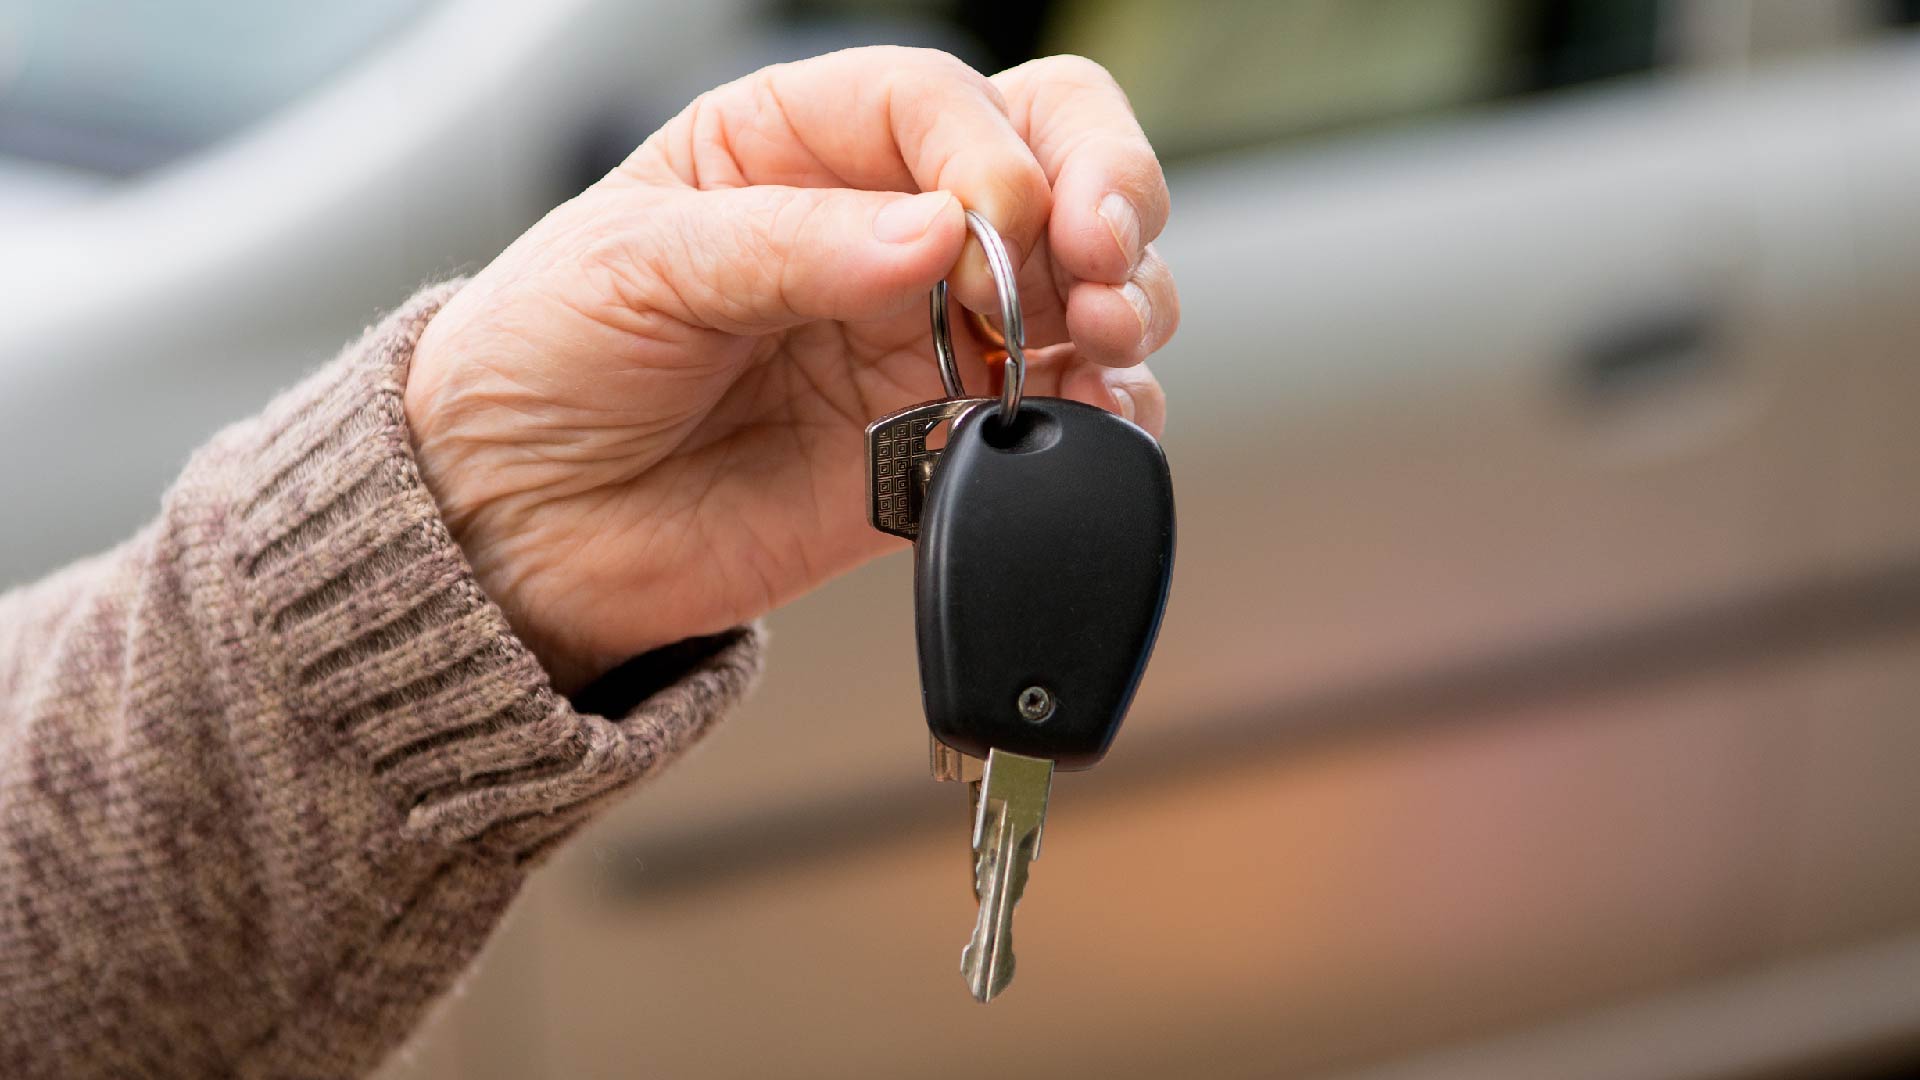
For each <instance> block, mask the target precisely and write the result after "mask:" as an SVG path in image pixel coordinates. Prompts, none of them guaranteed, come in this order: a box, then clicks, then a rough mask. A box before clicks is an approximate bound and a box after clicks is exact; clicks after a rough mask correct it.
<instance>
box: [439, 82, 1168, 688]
mask: <svg viewBox="0 0 1920 1080" xmlns="http://www.w3.org/2000/svg"><path fill="white" fill-rule="evenodd" d="M906 192H925V194H918V195H911V194H902V193H906ZM962 205H964V206H965V207H967V208H968V209H973V210H978V211H980V212H981V213H982V214H983V215H985V216H986V217H987V219H988V220H990V221H991V222H992V223H993V224H994V225H995V226H996V227H997V228H998V229H999V231H1000V233H1001V235H1002V236H1003V237H1004V238H1005V240H1006V242H1007V245H1008V247H1009V249H1010V251H1011V253H1012V254H1013V257H1014V261H1015V263H1016V264H1017V265H1019V266H1020V267H1021V270H1020V286H1021V288H1020V295H1021V302H1022V307H1023V309H1024V313H1025V322H1026V340H1027V343H1028V349H1027V357H1028V362H1029V368H1028V382H1027V393H1029V394H1040V395H1053V396H1059V397H1067V398H1073V399H1076V400H1079V401H1083V402H1086V403H1088V404H1092V405H1096V406H1099V407H1102V408H1106V409H1109V410H1112V411H1116V412H1118V413H1120V414H1121V415H1123V416H1128V417H1130V418H1131V419H1133V420H1134V421H1135V422H1136V423H1139V424H1140V425H1141V426H1143V427H1145V428H1146V429H1147V430H1149V431H1151V432H1154V433H1155V434H1156V435H1157V434H1158V433H1159V431H1160V429H1161V425H1162V423H1163V421H1164V417H1165V402H1164V398H1163V397H1162V394H1161V391H1160V387H1159V384H1158V383H1157V382H1155V381H1154V378H1153V376H1152V375H1151V374H1150V373H1149V372H1148V371H1147V369H1146V367H1145V365H1144V364H1143V363H1142V361H1143V360H1144V359H1145V358H1146V356H1147V355H1148V354H1149V353H1151V352H1153V351H1154V350H1156V349H1158V348H1159V347H1160V346H1162V345H1164V344H1165V343H1166V341H1167V339H1168V338H1169V337H1170V336H1171V335H1172V333H1173V330H1174V326H1175V324H1176V323H1177V322H1178V319H1179V301H1178V299H1177V297H1176V294H1175V291H1174V285H1173V279H1172V277H1171V276H1170V275H1169V273H1168V271H1167V268H1166V266H1165V264H1163V263H1162V262H1161V261H1160V260H1159V258H1158V257H1157V256H1156V255H1155V254H1154V252H1153V249H1152V247H1151V245H1150V243H1149V242H1150V241H1151V240H1152V239H1153V238H1154V237H1155V236H1157V235H1158V234H1159V232H1160V229H1161V227H1162V226H1163V225H1164V224H1165V222H1166V217H1167V189H1166V183H1165V180H1164V178H1163V177H1162V175H1161V171H1160V165H1159V162H1158V161H1157V160H1156V158H1155V157H1154V154H1153V150H1152V148H1151V147H1150V146H1148V144H1147V141H1146V139H1145V137H1144V136H1143V135H1142V134H1141V132H1140V128H1139V126H1138V124H1137V123H1136V122H1135V120H1134V118H1133V113H1132V110H1131V109H1130V108H1129V106H1128V105H1127V101H1126V98H1125V95H1124V94H1122V93H1121V91H1120V89H1119V87H1117V86H1116V85H1115V84H1114V83H1113V81H1112V79H1111V78H1109V77H1108V76H1107V74H1106V72H1105V71H1104V70H1102V69H1101V68H1100V67H1099V66H1098V65H1096V64H1094V63H1093V62H1091V61H1088V60H1084V59H1081V58H1078V57H1051V58H1048V59H1044V60H1036V61H1033V62H1031V63H1028V64H1023V65H1021V66H1019V67H1016V68H1013V69H1010V70H1008V71H1004V72H1001V73H1000V74H999V75H996V76H993V77H992V78H991V79H988V78H986V77H983V76H981V75H979V74H978V73H976V72H974V71H973V70H972V69H971V68H968V67H966V66H965V65H964V64H962V63H961V62H960V61H958V60H956V59H954V58H952V57H950V56H946V55H945V54H942V53H937V52H929V51H922V50H911V49H899V48H872V49H855V50H850V51H847V52H840V53H834V54H831V55H828V56H822V57H817V58H815V59H811V60H806V61H802V62H800V63H795V64H784V65H780V66H777V67H770V68H766V69H763V70H761V71H758V72H755V73H754V74H752V75H748V76H746V77H745V78H743V79H740V80H738V81H737V82H733V83H729V84H728V85H726V86H723V87H720V88H719V89H717V90H713V91H710V92H708V93H707V94H704V95H702V96H701V97H700V98H699V99H698V100H696V101H695V102H694V103H693V104H692V105H690V106H688V107H687V109H686V110H685V111H684V112H682V113H681V114H680V115H679V116H677V117H675V118H674V119H673V120H672V121H670V122H668V123H667V125H666V126H664V127H662V128H661V129H660V130H659V131H658V132H655V133H654V134H653V135H652V136H651V137H650V138H648V139H647V141H646V142H645V143H644V144H643V145H642V146H641V147H640V148H639V149H638V150H636V151H635V152H634V153H633V155H632V156H631V157H629V158H628V159H627V160H626V161H625V162H624V163H623V164H622V165H621V166H620V167H619V168H618V169H616V170H614V171H613V172H612V173H610V174H608V175H607V176H606V177H605V178H603V179H602V180H600V181H599V182H598V183H596V184H594V185H593V187H591V188H589V189H588V190H587V191H585V192H584V193H582V194H581V195H579V196H578V197H576V198H574V199H572V200H571V201H569V202H567V203H565V204H564V205H562V206H560V207H558V208H556V209H555V210H554V211H553V212H552V213H550V214H548V215H547V216H546V217H545V218H544V219H543V220H542V221H540V222H539V223H538V224H537V225H535V226H534V227H533V228H532V229H530V230H528V231H527V232H526V234H524V235H523V236H521V237H520V238H519V239H518V240H516V241H515V242H514V243H513V244H512V245H511V246H510V247H508V248H507V250H506V251H505V252H503V253H502V254H501V255H500V256H499V257H498V258H496V259H495V260H494V261H493V262H492V263H491V264H490V265H488V266H487V267H486V268H485V269H484V270H482V271H481V272H480V273H479V274H478V275H477V276H475V277H474V278H473V280H472V281H470V282H468V283H467V285H466V286H465V287H464V288H463V289H462V290H461V291H460V292H459V293H458V294H457V295H455V296H454V297H453V298H452V299H451V300H450V301H449V302H448V303H447V305H446V306H445V307H444V308H443V309H441V311H440V312H439V313H438V314H437V315H436V316H435V317H434V318H433V320H432V322H431V323H430V324H429V325H428V327H427V329H426V332H425V333H424V334H423V336H422V337H421V339H420V342H419V345H418V348H417V349H416V351H415V355H414V360H413V366H412V369H411V372H410V374H409V376H408V380H407V386H406V398H405V402H406V413H407V419H408V422H409V424H410V425H411V428H412V431H413V437H414V441H415V444H416V447H417V450H418V454H419V459H420V463H421V468H422V471H423V473H424V475H425V478H426V481H427V484H428V487H429V488H430V489H431V490H432V491H433V493H434V495H435V497H436V499H437V500H438V501H439V503H440V506H441V509H442V512H443V513H444V515H445V517H446V520H447V522H448V524H449V526H450V527H451V528H452V530H453V533H454V536H455V538H456V539H457V540H458V541H459V543H460V545H461V547H462V549H463V550H464V551H465V553H466V555H467V557H468V559H469V561H470V562H471V563H472V564H473V568H474V571H475V573H476V574H477V575H478V577H479V580H480V583H481V585H482V587H483V588H485V589H486V591H487V593H488V595H490V596H491V597H492V598H493V599H494V600H495V601H496V602H497V603H499V604H500V606H501V607H502V609H504V610H505V612H506V614H507V618H508V620H509V622H511V623H512V625H513V627H514V629H515V631H516V632H517V633H518V634H520V635H521V637H522V638H523V639H524V640H525V641H526V642H527V643H528V645H529V646H530V647H531V648H532V649H533V651H534V653H535V655H536V656H538V657H539V658H540V660H541V661H542V663H544V664H545V665H546V667H547V670H548V672H549V673H550V674H551V675H552V677H553V679H554V682H555V683H556V685H557V686H558V687H559V688H560V689H561V690H563V691H571V690H574V689H578V688H579V687H581V686H583V685H585V684H586V683H587V682H589V681H591V680H592V679H593V678H595V677H597V676H598V675H600V674H602V673H604V672H605V671H606V670H608V669H609V668H611V667H612V666H614V665H615V664H617V663H619V662H620V661H622V660H624V659H626V658H627V657H629V656H633V655H637V654H639V653H642V652H645V651H647V650H649V649H652V648H655V647H658V646H660V645H665V644H668V643H671V642H673V641H677V640H680V639H682V638H685V637H688V636H691V635H695V634H704V633H714V632H718V631H720V630H723V629H726V628H727V627H729V626H734V625H737V624H739V623H741V622H744V621H747V620H749V619H752V618H754V617H756V616H759V615H761V614H763V613H765V612H767V611H769V610H771V609H772V608H774V607H775V606H777V605H779V604H781V603H783V602H785V601H786V600H789V599H791V598H793V597H795V596H797V595H799V594H801V593H803V592H805V591H807V590H808V589H810V588H812V587H814V586H816V585H818V584H820V583H822V582H824V581H825V580H827V579H828V578H830V577H833V576H834V575H836V574H839V573H841V572H843V571H846V570H848V569H851V568H852V567H854V566H856V565H858V564H860V563H861V562H863V561H865V560H867V559H869V558H871V557H873V556H874V555H877V554H879V553H881V552H883V551H886V550H888V549H889V548H892V547H898V546H899V545H900V541H898V540H896V539H893V538H891V537H888V536H885V535H883V534H881V533H879V532H877V531H875V530H874V529H873V528H871V527H870V526H869V525H868V523H867V515H866V509H865V500H866V495H865V483H866V480H865V468H866V467H865V453H866V451H865V441H864V438H863V431H864V428H865V426H866V424H867V423H869V422H870V421H872V420H874V419H875V418H877V417H879V416H881V415H883V414H885V413H887V412H891V411H893V410H895V409H898V408H901V407H903V406H905V405H908V404H912V403H914V402H917V401H924V400H928V399H931V398H935V397H939V396H941V393H942V392H941V387H940V380H939V375H938V372H937V370H936V367H935V364H934V355H933V349H932V346H931V344H930V342H929V337H928V326H927V315H926V303H927V294H928V291H929V290H930V289H931V288H932V286H933V284H934V283H935V282H936V281H939V280H940V279H941V278H943V277H948V276H949V275H951V276H952V280H953V283H954V292H955V294H956V296H957V297H958V298H959V299H960V301H961V302H962V303H963V304H965V305H967V306H968V307H970V308H972V309H974V310H976V311H997V310H998V308H997V305H996V303H995V299H994V296H995V294H994V291H993V285H992V281H991V279H990V277H989V275H988V273H987V269H986V266H985V263H984V260H983V259H982V256H981V255H980V252H979V248H978V246H977V244H970V243H969V240H968V234H967V228H966V225H965V222H964V220H963V217H962V209H961V208H962ZM963 252H964V254H965V258H964V260H963V259H962V255H963ZM956 263H958V264H959V268H958V270H957V271H956V270H955V267H956ZM957 337H958V339H959V340H958V342H957V343H958V345H959V347H960V349H961V352H962V355H961V358H960V359H961V365H962V366H961V371H962V374H963V375H964V377H965V380H966V383H967V386H968V388H969V390H970V391H971V392H973V393H976V394H986V393H989V392H992V390H991V386H992V385H993V384H992V383H991V382H990V380H989V373H988V371H987V365H986V364H985V362H984V360H983V359H982V356H981V353H980V350H979V349H978V347H971V348H970V347H969V343H968V341H967V337H968V335H965V334H962V335H957Z"/></svg>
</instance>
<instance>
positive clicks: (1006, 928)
mask: <svg viewBox="0 0 1920 1080" xmlns="http://www.w3.org/2000/svg"><path fill="white" fill-rule="evenodd" d="M1052 786H1053V762H1051V761H1049V760H1047V759H1046V758H1035V757H1027V756H1026V755H1024V754H1012V753H1008V752H1006V751H1004V750H993V751H990V752H989V753H988V754H987V765H986V770H985V774H984V775H983V776H982V777H981V781H980V799H979V806H978V808H977V809H976V811H975V814H974V822H973V850H974V893H975V895H977V896H978V897H979V898H980V913H979V916H978V918H977V919H976V920H975V922H974V927H973V936H972V938H971V939H970V940H968V942H967V947H966V950H965V951H964V952H962V953H961V954H960V973H961V974H962V975H964V976H966V980H967V988H968V989H969V990H971V991H972V992H973V997H974V1000H975V1001H978V1002H980V1003H981V1004H983V1005H984V1004H986V1003H987V1002H989V1001H992V1000H993V998H994V996H995V995H997V994H999V993H1000V991H1002V990H1005V989H1006V988H1007V984H1008V983H1010V982H1012V981H1013V910H1014V907H1015V905H1017V904H1019V902H1020V894H1021V893H1022V892H1024V891H1025V890H1026V886H1027V867H1028V864H1030V863H1031V862H1033V860H1034V859H1035V858H1037V857H1038V855H1039V850H1040V832H1041V829H1042V827H1043V826H1044V825H1045V824H1046V817H1047V794H1048V791H1049V789H1051V788H1052Z"/></svg>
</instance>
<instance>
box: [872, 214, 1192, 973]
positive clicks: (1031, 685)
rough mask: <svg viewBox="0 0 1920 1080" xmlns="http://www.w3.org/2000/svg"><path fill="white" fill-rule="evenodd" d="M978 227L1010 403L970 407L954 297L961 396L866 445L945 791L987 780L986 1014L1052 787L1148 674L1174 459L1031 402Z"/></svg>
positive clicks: (1006, 279)
mask: <svg viewBox="0 0 1920 1080" xmlns="http://www.w3.org/2000/svg"><path fill="white" fill-rule="evenodd" d="M967 220H968V224H969V226H970V227H971V228H972V229H973V232H974V235H975V236H976V237H977V238H978V239H979V241H980V244H981V247H982V249H983V250H984V251H985V253H986V256H987V263H988V266H989V268H990V269H991V270H992V271H993V274H994V279H995V282H996V284H997V285H998V286H999V291H1000V304H1001V318H1002V324H1003V326H1004V327H1005V330H1004V337H1003V341H1002V342H999V343H997V344H1000V345H1001V347H1002V348H1003V349H1004V350H1005V353H1006V365H1005V373H1006V378H1005V380H1004V383H1003V387H1002V392H1001V395H1000V397H999V398H998V399H997V400H996V399H988V398H968V397H966V396H965V394H964V392H963V390H962V389H961V386H960V380H959V376H958V371H957V365H956V363H955V359H954V352H953V346H952V339H951V333H950V330H949V327H948V323H947V314H946V312H947V297H946V287H945V285H944V283H942V284H941V285H940V286H937V287H936V288H935V290H934V295H933V297H932V304H931V315H932V321H933V330H934V335H933V336H934V345H935V350H936V356H937V357H938V359H939V362H940V371H941V377H942V381H943V382H944V383H945V385H946V389H947V392H948V394H949V395H950V397H949V399H948V400H945V401H936V402H928V403H926V404H923V405H917V406H913V407H912V408H909V409H904V410H901V411H900V412H897V413H894V414H892V415H890V416H887V417H883V418H881V419H880V420H878V421H876V422H875V423H874V424H873V425H871V426H870V427H869V428H868V429H867V445H868V463H869V466H870V468H869V484H868V492H869V504H870V509H869V513H870V516H871V518H872V521H873V523H874V526H875V527H876V528H879V529H881V530H882V531H884V532H889V533H892V534H894V535H897V536H905V537H908V538H909V539H913V540H915V565H914V604H915V630H916V637H917V640H918V644H919V658H920V676H921V685H922V697H923V699H924V704H925V706H926V715H927V725H928V728H929V731H930V733H931V736H932V740H933V741H932V754H931V761H932V767H933V773H934V776H935V777H936V778H937V779H947V780H974V778H975V777H976V776H978V780H975V781H974V783H973V785H972V788H973V804H974V805H973V837H972V839H973V843H972V848H973V880H974V894H975V896H976V898H977V899H978V900H979V903H980V910H979V914H978V917H977V920H976V923H975V927H974V931H973V935H972V937H971V939H970V940H969V942H968V944H967V947H966V949H965V951H964V952H963V953H962V955H961V971H962V973H963V974H964V975H965V976H966V980H967V984H968V988H969V989H970V990H971V991H972V992H973V996H974V997H975V998H976V999H978V1000H980V1001H982V1002H985V1001H989V1000H991V999H992V998H993V997H994V995H996V994H998V993H999V992H1000V991H1001V990H1003V989H1005V988H1006V986H1007V984H1008V982H1009V980H1011V979H1012V977H1013V936H1012V923H1013V912H1014V907H1015V905H1016V904H1018V902H1019V900H1020V896H1021V893H1022V892H1023V891H1024V890H1025V888H1026V882H1027V873H1028V867H1029V865H1030V864H1031V863H1032V862H1033V861H1034V860H1035V859H1037V858H1039V855H1040V839H1041V832H1042V830H1043V828H1044V825H1045V820H1046V812H1047V799H1048V795H1049V793H1050V790H1051V786H1052V781H1053V773H1054V770H1055V768H1056V767H1058V768H1061V769H1068V770H1072V769H1085V768H1088V767H1091V766H1092V765H1093V764H1094V763H1095V762H1097V761H1098V760H1099V759H1100V758H1101V756H1102V755H1104V754H1105V753H1106V750H1107V747H1108V746H1109V745H1110V744H1111V742H1112V740H1113V737H1114V735H1115V733H1116V732H1117V731H1118V730H1119V727H1120V722H1121V720H1122V718H1124V716H1125V715H1126V710H1127V706H1128V704H1129V703H1130V702H1131V701H1132V698H1133V692H1134V689H1135V688H1136V687H1137V686H1138V685H1139V681H1140V676H1141V674H1142V672H1143V671H1144V670H1145V667H1146V661H1147V656H1148V653H1149V652H1150V651H1151V650H1152V647H1153V641H1154V637H1155V635H1156V634H1157V632H1158V630H1159V625H1160V614H1161V611H1162V610H1163V609H1164V607H1165V604H1166V595H1167V584H1168V580H1169V576H1170V574H1171V571H1172V565H1173V532H1174V526H1173V490H1172V482H1171V479H1170V477H1169V475H1168V471H1167V464H1166V458H1165V456H1164V455H1163V454H1162V453H1161V451H1160V447H1159V444H1158V443H1156V442H1154V440H1153V438H1152V437H1151V436H1149V435H1148V434H1147V433H1146V432H1144V431H1142V430H1140V429H1139V428H1137V427H1135V426H1134V425H1132V424H1130V423H1128V422H1127V421H1125V420H1121V419H1119V418H1118V417H1115V416H1113V415H1112V414H1110V413H1106V412H1103V411H1101V410H1099V409H1095V408H1092V407H1090V406H1086V405H1080V404H1077V403H1074V402H1068V401H1061V400H1058V399H1053V398H1027V399H1024V400H1023V398H1022V395H1021V390H1022V387H1023V383H1024V373H1025V358H1024V356H1023V354H1022V349H1021V347H1022V345H1023V331H1022V324H1021V319H1020V308H1019V299H1018V292H1017V289H1016V287H1015V281H1014V274H1013V266H1012V262H1011V260H1010V259H1009V258H1008V256H1007V253H1006V249H1005V247H1004V245H1002V243H1001V242H1000V238H999V236H998V234H996V233H995V232H994V231H993V228H992V226H991V225H989V224H987V222H986V220H985V219H984V218H981V217H980V216H979V215H977V214H974V213H972V212H969V213H968V215H967ZM946 422H951V424H952V428H951V432H950V434H949V436H948V439H947V445H946V448H945V449H944V450H929V449H928V448H927V447H926V435H927V433H928V432H929V431H931V430H932V429H933V428H935V427H937V426H939V425H940V424H941V423H946ZM982 759H984V767H983V766H982Z"/></svg>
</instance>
